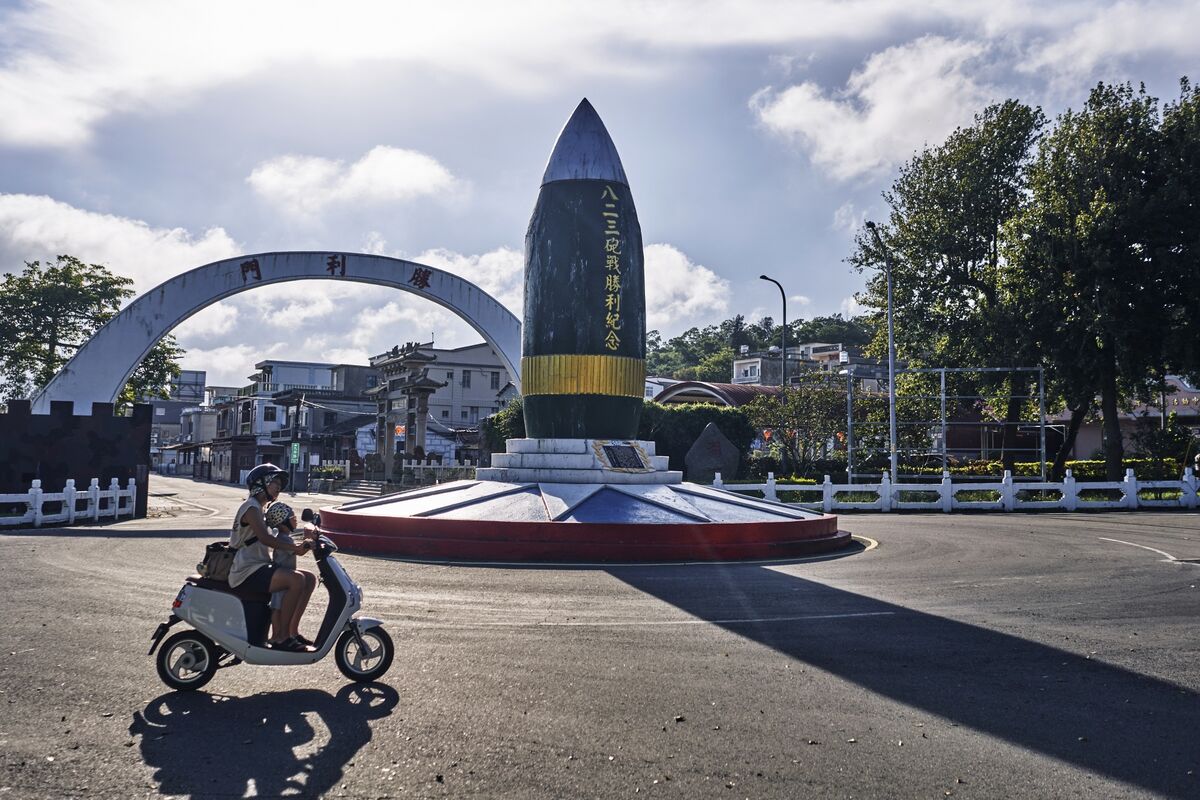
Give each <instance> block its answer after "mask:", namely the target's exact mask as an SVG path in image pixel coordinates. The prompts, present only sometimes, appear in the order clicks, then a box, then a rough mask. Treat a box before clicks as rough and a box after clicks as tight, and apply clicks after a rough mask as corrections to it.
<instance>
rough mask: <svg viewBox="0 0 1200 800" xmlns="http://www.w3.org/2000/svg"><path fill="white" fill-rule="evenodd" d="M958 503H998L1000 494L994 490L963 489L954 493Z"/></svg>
mask: <svg viewBox="0 0 1200 800" xmlns="http://www.w3.org/2000/svg"><path fill="white" fill-rule="evenodd" d="M954 499H955V500H957V501H958V502H960V503H998V502H1000V492H998V491H996V490H995V489H963V490H961V491H957V492H955V493H954Z"/></svg>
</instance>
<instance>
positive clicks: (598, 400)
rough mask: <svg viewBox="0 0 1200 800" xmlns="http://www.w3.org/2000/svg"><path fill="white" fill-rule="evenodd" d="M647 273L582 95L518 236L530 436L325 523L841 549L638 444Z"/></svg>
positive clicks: (443, 548)
mask: <svg viewBox="0 0 1200 800" xmlns="http://www.w3.org/2000/svg"><path fill="white" fill-rule="evenodd" d="M642 271H643V268H642V233H641V228H640V227H639V226H638V218H637V211H636V210H635V209H634V206H633V197H632V195H631V193H630V190H629V181H628V180H627V179H626V177H625V170H624V169H623V168H622V166H621V159H620V158H619V157H618V156H617V149H616V147H615V146H614V145H613V142H612V139H611V138H610V137H609V135H608V131H606V130H605V128H604V123H602V122H601V121H600V117H599V116H598V115H597V114H596V111H595V109H593V108H592V106H591V104H590V103H589V102H588V101H587V100H584V101H583V102H582V103H580V104H579V107H578V108H576V109H575V113H574V114H572V115H571V118H570V120H568V121H567V124H566V126H565V127H564V128H563V129H562V132H561V133H560V134H559V136H558V141H557V142H556V143H555V145H554V149H553V151H552V152H551V154H550V161H549V163H548V164H547V165H546V171H545V173H544V174H543V176H542V182H541V187H540V189H539V191H538V197H537V203H536V204H535V206H534V210H533V217H532V219H531V220H530V222H529V230H528V232H527V233H526V236H525V320H524V326H523V338H522V353H521V388H522V392H523V394H524V409H525V430H526V433H527V437H528V438H524V439H509V440H508V442H507V443H506V445H505V452H503V453H494V454H492V464H491V466H490V467H480V468H478V469H477V470H476V473H475V479H474V480H463V481H454V482H451V483H443V484H438V485H435V486H428V487H424V488H421V489H414V490H412V491H408V492H400V493H398V494H392V495H387V496H385V497H381V498H376V499H370V500H361V501H357V502H353V503H347V504H346V505H343V506H341V507H339V508H328V509H323V510H322V512H321V526H322V530H324V531H325V532H326V533H328V534H329V535H330V536H332V537H333V539H334V541H336V542H337V543H338V544H339V545H340V546H342V547H346V548H348V549H352V550H360V551H367V552H376V553H388V554H392V555H398V556H401V557H411V558H433V559H467V560H500V561H670V560H688V561H691V560H704V561H711V560H721V559H744V558H784V557H795V556H798V555H808V554H810V553H818V552H823V551H826V550H833V549H837V548H840V547H844V546H846V545H847V544H848V543H849V541H850V535H849V534H848V533H846V532H845V531H839V530H838V527H837V517H835V516H832V515H829V514H821V513H819V512H813V511H808V510H806V509H803V508H798V507H796V506H788V505H784V504H782V503H775V502H771V501H768V500H759V499H756V498H753V497H747V496H745V495H740V494H735V493H733V492H727V491H724V490H722V489H719V488H715V487H713V486H704V485H699V484H695V483H688V482H685V481H684V480H683V474H682V473H681V472H680V471H678V470H672V469H671V468H670V464H669V461H670V459H669V458H668V456H666V455H661V454H658V453H656V452H655V443H654V442H652V441H639V440H637V438H636V437H637V430H638V418H639V415H640V413H641V408H642V403H643V402H644V401H643V399H642V398H643V395H644V386H645V356H646V298H645V281H644V278H643V275H642ZM680 455H682V454H680ZM726 477H731V476H726Z"/></svg>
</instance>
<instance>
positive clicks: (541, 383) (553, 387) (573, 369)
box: [521, 355, 646, 397]
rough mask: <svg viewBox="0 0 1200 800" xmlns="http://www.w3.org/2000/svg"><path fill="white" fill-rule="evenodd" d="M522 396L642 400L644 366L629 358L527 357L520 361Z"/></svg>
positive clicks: (644, 391) (644, 377) (637, 359)
mask: <svg viewBox="0 0 1200 800" xmlns="http://www.w3.org/2000/svg"><path fill="white" fill-rule="evenodd" d="M521 393H522V394H525V395H541V394H603V395H612V396H614V397H645V395H646V362H645V361H644V360H643V359H640V358H629V357H628V356H602V355H550V356H526V357H525V358H522V359H521Z"/></svg>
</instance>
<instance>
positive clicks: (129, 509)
mask: <svg viewBox="0 0 1200 800" xmlns="http://www.w3.org/2000/svg"><path fill="white" fill-rule="evenodd" d="M22 503H23V504H25V511H24V513H22V514H19V515H16V516H11V515H10V516H0V525H29V524H30V523H32V524H33V526H34V527H35V528H38V527H41V526H42V525H45V524H59V523H66V524H67V525H72V524H74V523H75V522H77V521H80V520H88V521H91V522H95V521H97V520H100V519H103V518H105V517H111V518H112V519H117V518H118V517H132V516H133V512H134V508H135V507H136V504H137V484H136V483H134V480H133V478H130V479H129V485H128V486H127V487H126V488H124V489H122V488H121V485H120V483H119V482H118V481H117V479H116V478H113V479H112V483H110V484H109V485H108V488H107V489H101V488H100V480H99V479H98V478H92V483H91V485H90V486H88V488H86V489H83V490H80V489H76V488H75V479H74V478H68V479H67V485H66V487H64V488H63V490H62V491H61V492H46V491H43V490H42V482H41V481H40V480H35V481H33V483H32V485H31V486H30V487H29V491H28V492H25V493H23V494H0V506H8V505H18V504H22ZM48 504H49V505H55V504H57V505H59V510H58V512H56V513H53V514H47V513H46V512H45V507H46V505H48ZM81 505H82V507H80V506H81Z"/></svg>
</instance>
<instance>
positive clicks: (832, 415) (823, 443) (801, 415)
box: [743, 372, 846, 475]
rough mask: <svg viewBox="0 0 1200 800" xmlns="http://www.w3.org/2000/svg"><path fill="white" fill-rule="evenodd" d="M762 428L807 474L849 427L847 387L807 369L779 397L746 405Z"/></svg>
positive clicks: (800, 471)
mask: <svg viewBox="0 0 1200 800" xmlns="http://www.w3.org/2000/svg"><path fill="white" fill-rule="evenodd" d="M743 410H744V411H745V412H746V415H747V416H748V417H749V418H750V422H751V423H753V425H754V427H755V428H757V429H759V430H765V429H770V430H771V438H772V440H774V441H777V442H778V443H779V445H780V447H781V448H782V450H783V453H784V462H785V464H786V465H788V466H790V467H791V469H792V470H793V471H794V472H795V473H796V474H800V475H807V474H808V473H809V472H811V471H812V466H813V464H814V462H816V461H817V460H819V459H821V458H824V457H825V455H826V454H827V452H828V447H829V443H830V441H832V440H833V439H834V438H835V437H836V436H837V434H838V433H843V435H844V431H845V430H846V388H845V384H844V383H842V382H841V381H840V380H835V379H834V378H833V377H831V376H830V375H828V374H825V373H821V372H804V373H801V374H800V375H799V376H797V377H796V380H795V383H793V384H792V385H791V386H789V387H788V388H786V389H784V390H783V391H782V392H781V393H780V394H779V395H777V396H769V395H762V396H759V397H756V398H754V400H752V401H751V402H749V403H747V404H746V405H745V406H743Z"/></svg>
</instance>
